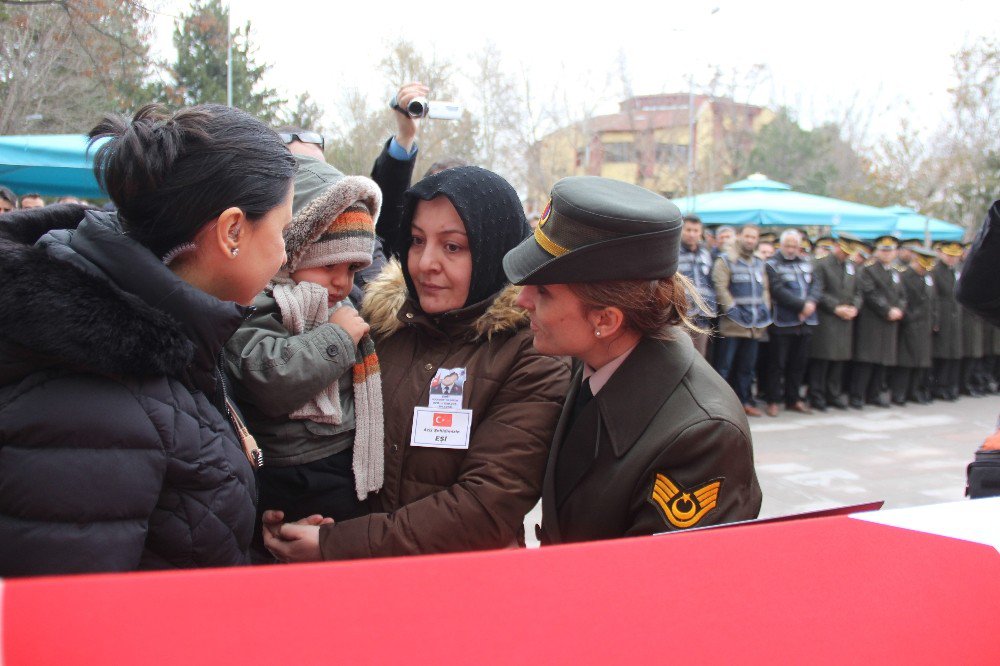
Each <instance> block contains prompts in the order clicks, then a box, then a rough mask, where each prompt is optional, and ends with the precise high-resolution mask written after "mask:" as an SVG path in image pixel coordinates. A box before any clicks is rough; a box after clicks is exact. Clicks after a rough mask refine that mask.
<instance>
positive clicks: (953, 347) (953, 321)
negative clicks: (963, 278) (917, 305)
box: [931, 261, 962, 360]
mask: <svg viewBox="0 0 1000 666" xmlns="http://www.w3.org/2000/svg"><path fill="white" fill-rule="evenodd" d="M931 278H932V279H933V280H934V295H935V300H936V302H937V310H938V319H937V326H936V328H937V330H936V331H935V332H934V335H933V336H932V338H931V342H932V355H933V356H934V358H943V359H949V360H956V359H960V358H962V327H961V316H960V314H959V305H958V301H956V300H955V279H956V276H955V270H954V269H952V268H948V266H947V265H945V263H944V262H940V261H939V262H938V263H937V264H936V265H935V266H934V270H932V271H931Z"/></svg>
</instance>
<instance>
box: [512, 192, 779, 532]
mask: <svg viewBox="0 0 1000 666" xmlns="http://www.w3.org/2000/svg"><path fill="white" fill-rule="evenodd" d="M680 231H681V215H680V212H679V211H678V210H677V208H676V207H675V206H674V205H673V204H672V203H670V202H669V201H668V200H667V199H664V198H663V197H661V196H659V195H657V194H654V193H652V192H650V191H648V190H645V189H643V188H641V187H636V186H634V185H629V184H626V183H622V182H618V181H613V180H609V179H605V178H595V177H573V178H565V179H563V180H561V181H559V182H558V183H556V185H555V187H554V188H553V190H552V199H551V201H550V203H549V205H548V207H547V208H546V211H545V213H544V214H543V216H542V219H541V220H540V223H539V225H538V227H537V228H536V230H535V232H534V236H533V237H530V238H528V239H527V240H525V241H524V242H523V243H522V244H521V245H519V246H518V247H517V248H515V249H514V250H512V251H511V252H509V253H508V254H507V256H506V257H504V270H505V271H506V272H507V276H508V277H509V278H510V280H511V282H512V283H514V284H519V285H524V288H523V290H522V292H521V295H520V296H519V298H518V304H519V305H521V306H522V307H524V308H525V309H527V310H528V312H529V314H530V315H531V328H532V330H533V331H534V333H535V340H534V344H535V348H536V349H537V350H538V351H539V352H541V353H545V354H557V355H569V356H573V357H574V358H575V359H576V360H577V361H578V362H577V363H576V364H575V372H574V377H573V379H572V380H571V383H570V387H571V388H570V391H569V395H568V397H567V399H566V403H565V406H564V408H563V412H562V416H561V417H560V420H559V423H558V425H557V426H556V434H555V436H554V441H553V445H552V448H551V451H550V454H549V460H548V465H547V467H546V470H545V479H544V482H543V487H542V526H541V528H540V530H539V538H540V539H541V540H542V542H543V543H565V542H572V541H583V540H591V539H608V538H615V537H622V536H633V535H643V534H653V533H657V532H664V531H670V530H678V529H686V528H690V527H695V526H705V525H713V524H718V523H724V522H730V521H736V520H746V519H751V518H755V517H756V516H757V514H758V512H759V511H760V503H761V492H760V486H759V484H758V482H757V475H756V472H755V471H754V466H753V448H752V445H751V439H750V430H749V428H748V426H747V420H746V416H745V414H744V413H743V407H742V405H741V404H740V401H739V399H738V398H737V397H736V395H735V394H734V393H733V391H732V389H731V388H730V387H729V385H728V384H727V383H726V382H725V381H724V380H723V379H722V378H721V377H719V375H718V374H717V373H716V372H715V371H714V370H713V369H712V368H711V366H709V365H708V363H707V362H706V361H705V360H704V359H703V358H702V357H701V355H700V354H698V353H696V352H695V350H694V347H693V345H692V343H691V339H690V337H689V336H688V335H687V333H686V332H685V330H684V327H685V326H689V325H690V324H689V322H688V320H687V318H686V312H687V310H688V307H687V299H686V296H685V286H686V285H685V280H684V278H683V277H682V276H679V275H676V273H675V271H676V268H677V255H678V243H679V240H680Z"/></svg>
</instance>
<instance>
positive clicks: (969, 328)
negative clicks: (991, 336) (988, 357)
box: [958, 305, 984, 358]
mask: <svg viewBox="0 0 1000 666" xmlns="http://www.w3.org/2000/svg"><path fill="white" fill-rule="evenodd" d="M958 310H959V312H960V318H961V320H962V323H961V327H962V358H982V357H983V333H984V325H983V320H982V319H981V318H980V317H978V316H977V315H975V314H973V313H972V311H971V310H969V309H968V308H964V307H962V306H961V305H959V306H958Z"/></svg>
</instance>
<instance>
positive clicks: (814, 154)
mask: <svg viewBox="0 0 1000 666" xmlns="http://www.w3.org/2000/svg"><path fill="white" fill-rule="evenodd" d="M748 165H749V170H750V171H751V172H754V171H756V172H760V173H764V174H767V176H768V177H770V178H773V179H774V180H778V181H781V182H784V183H788V184H789V185H791V186H792V188H793V189H795V190H797V191H800V192H808V193H810V194H818V195H820V196H828V197H838V198H849V199H853V200H855V201H860V200H863V199H864V194H865V191H866V189H867V188H866V185H867V183H868V175H867V172H866V164H865V162H864V161H863V160H862V158H861V156H859V155H858V154H857V153H856V152H855V151H854V150H853V149H852V148H851V146H850V145H848V144H847V142H846V141H844V140H843V139H842V138H841V131H840V127H839V126H838V125H837V124H835V123H826V124H823V125H820V126H819V127H816V128H815V129H812V130H805V129H802V128H801V127H800V126H799V124H798V123H797V122H796V121H795V117H794V116H793V114H792V112H791V111H790V110H789V109H787V108H782V109H779V110H778V113H777V114H776V116H775V118H774V120H772V121H771V122H770V123H768V124H767V125H765V126H764V127H763V128H762V129H761V131H760V133H759V134H758V135H757V138H756V140H755V142H754V147H753V150H752V151H751V153H750V159H749V162H748ZM859 182H860V184H861V186H860V187H858V184H859Z"/></svg>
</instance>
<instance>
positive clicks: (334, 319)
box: [330, 305, 370, 345]
mask: <svg viewBox="0 0 1000 666" xmlns="http://www.w3.org/2000/svg"><path fill="white" fill-rule="evenodd" d="M330 323H331V324H336V325H337V326H340V327H341V328H342V329H344V330H345V331H347V334H348V335H349V336H351V339H352V340H354V344H355V345H356V344H358V342H360V341H361V338H362V337H363V336H364V334H365V333H367V332H368V329H369V328H370V327H369V326H368V324H367V322H365V320H364V319H362V318H361V315H359V314H358V311H357V310H355V309H354V308H351V307H347V306H346V305H345V306H343V307H339V308H337V309H336V310H335V311H334V313H333V314H332V315H330Z"/></svg>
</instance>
